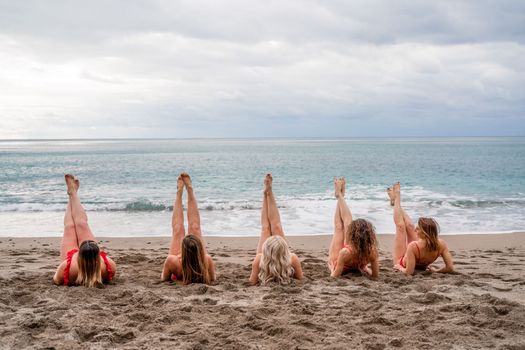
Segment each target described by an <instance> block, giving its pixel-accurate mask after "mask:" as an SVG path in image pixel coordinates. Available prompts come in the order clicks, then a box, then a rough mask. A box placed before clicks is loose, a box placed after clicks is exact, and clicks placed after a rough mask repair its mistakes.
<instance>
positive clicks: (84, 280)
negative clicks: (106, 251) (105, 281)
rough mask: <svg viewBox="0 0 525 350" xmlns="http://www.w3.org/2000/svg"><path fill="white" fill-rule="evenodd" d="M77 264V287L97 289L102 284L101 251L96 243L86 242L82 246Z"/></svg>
mask: <svg viewBox="0 0 525 350" xmlns="http://www.w3.org/2000/svg"><path fill="white" fill-rule="evenodd" d="M77 263H78V275H77V280H76V284H77V285H79V286H84V287H96V286H99V285H101V284H102V269H101V266H100V249H99V247H98V244H97V243H96V242H95V241H91V240H86V241H84V242H82V243H81V244H80V247H79V250H78V255H77Z"/></svg>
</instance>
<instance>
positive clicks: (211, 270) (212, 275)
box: [206, 254, 215, 282]
mask: <svg viewBox="0 0 525 350" xmlns="http://www.w3.org/2000/svg"><path fill="white" fill-rule="evenodd" d="M206 260H207V261H206V263H207V264H208V273H209V274H210V281H211V282H213V281H215V263H214V262H213V259H212V258H211V256H210V255H208V254H207V255H206Z"/></svg>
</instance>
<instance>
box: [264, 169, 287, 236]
mask: <svg viewBox="0 0 525 350" xmlns="http://www.w3.org/2000/svg"><path fill="white" fill-rule="evenodd" d="M266 178H267V179H268V182H269V187H268V218H269V219H270V231H271V234H272V235H278V236H282V237H283V238H284V231H283V226H282V225H281V215H280V214H279V208H277V202H276V201H275V196H274V195H273V190H272V183H273V178H272V175H270V174H268V175H266Z"/></svg>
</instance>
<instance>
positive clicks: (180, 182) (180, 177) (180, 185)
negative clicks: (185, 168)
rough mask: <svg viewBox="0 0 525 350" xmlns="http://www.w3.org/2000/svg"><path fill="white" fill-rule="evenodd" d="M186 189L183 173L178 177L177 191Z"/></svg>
mask: <svg viewBox="0 0 525 350" xmlns="http://www.w3.org/2000/svg"><path fill="white" fill-rule="evenodd" d="M183 189H184V181H183V180H182V174H181V175H179V177H178V178H177V193H178V192H181V193H182V190H183Z"/></svg>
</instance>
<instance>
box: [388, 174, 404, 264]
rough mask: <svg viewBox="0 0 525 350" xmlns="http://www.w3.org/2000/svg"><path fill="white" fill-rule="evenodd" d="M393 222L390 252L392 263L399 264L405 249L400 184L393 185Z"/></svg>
mask: <svg viewBox="0 0 525 350" xmlns="http://www.w3.org/2000/svg"><path fill="white" fill-rule="evenodd" d="M394 195H395V197H394V223H395V224H396V236H395V238H394V252H393V254H392V258H393V263H394V265H396V264H399V260H400V259H401V257H403V256H404V255H405V253H406V250H407V245H408V243H407V238H408V236H407V230H406V225H405V220H404V219H403V209H402V208H401V193H400V184H399V182H397V183H396V184H395V185H394Z"/></svg>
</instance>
